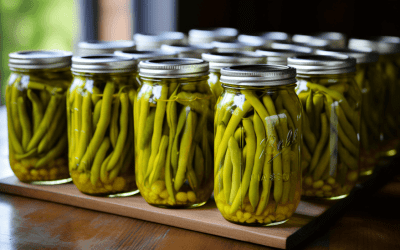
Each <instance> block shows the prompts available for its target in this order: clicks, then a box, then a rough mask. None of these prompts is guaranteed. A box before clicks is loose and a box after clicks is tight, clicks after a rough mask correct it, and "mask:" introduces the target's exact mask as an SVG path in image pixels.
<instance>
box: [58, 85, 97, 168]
mask: <svg viewBox="0 0 400 250" xmlns="http://www.w3.org/2000/svg"><path fill="white" fill-rule="evenodd" d="M80 109H81V110H82V112H81V113H82V114H81V118H80V120H81V121H82V125H81V127H80V128H81V130H80V131H79V133H80V136H79V144H78V148H77V149H76V151H75V152H74V156H75V157H74V158H75V164H74V165H76V164H79V162H80V160H81V159H82V157H83V155H84V154H85V151H86V149H87V147H88V144H89V141H90V138H91V136H92V135H91V133H90V132H89V131H90V127H91V125H92V121H91V118H92V115H91V114H92V94H90V93H89V92H86V94H85V95H84V96H83V101H82V107H80ZM56 116H57V114H56ZM78 169H79V170H80V171H83V170H84V166H78Z"/></svg>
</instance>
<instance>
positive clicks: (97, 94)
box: [86, 83, 101, 107]
mask: <svg viewBox="0 0 400 250" xmlns="http://www.w3.org/2000/svg"><path fill="white" fill-rule="evenodd" d="M86 85H87V83H86ZM91 94H92V95H91V97H92V102H93V107H95V106H96V104H97V102H98V101H100V100H101V91H100V89H99V88H98V87H96V86H93V88H92V93H91Z"/></svg>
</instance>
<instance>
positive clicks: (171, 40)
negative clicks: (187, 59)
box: [158, 31, 187, 44]
mask: <svg viewBox="0 0 400 250" xmlns="http://www.w3.org/2000/svg"><path fill="white" fill-rule="evenodd" d="M158 37H159V38H160V39H161V40H162V44H175V43H180V44H187V36H186V35H185V34H184V33H183V32H178V31H164V32H161V33H160V34H159V35H158Z"/></svg>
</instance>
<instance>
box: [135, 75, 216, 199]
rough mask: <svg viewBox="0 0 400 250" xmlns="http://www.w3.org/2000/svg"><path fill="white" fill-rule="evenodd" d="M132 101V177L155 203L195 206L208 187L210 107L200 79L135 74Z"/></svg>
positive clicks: (211, 103) (208, 191)
mask: <svg viewBox="0 0 400 250" xmlns="http://www.w3.org/2000/svg"><path fill="white" fill-rule="evenodd" d="M141 82H142V86H141V88H140V90H139V91H138V95H137V99H136V104H135V140H136V159H137V161H136V182H137V185H138V187H139V190H140V193H141V195H142V196H143V197H144V198H145V200H146V201H147V202H148V203H149V204H152V205H156V206H183V207H187V206H199V205H202V204H204V203H205V202H206V201H207V200H208V199H209V197H210V195H211V193H212V188H213V173H212V159H213V154H212V148H213V133H212V131H213V108H214V105H215V100H214V98H213V96H212V94H211V92H210V89H209V87H208V85H207V76H205V77H201V79H196V78H195V79H191V78H180V79H149V78H141Z"/></svg>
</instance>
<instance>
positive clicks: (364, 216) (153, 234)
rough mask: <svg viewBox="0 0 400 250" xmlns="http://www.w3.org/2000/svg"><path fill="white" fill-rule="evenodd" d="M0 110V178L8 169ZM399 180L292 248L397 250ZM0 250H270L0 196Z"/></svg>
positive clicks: (399, 235) (399, 240) (399, 234)
mask: <svg viewBox="0 0 400 250" xmlns="http://www.w3.org/2000/svg"><path fill="white" fill-rule="evenodd" d="M4 114H5V110H4V107H0V179H1V178H5V177H8V176H11V175H12V171H11V169H10V166H9V164H8V159H7V157H8V151H7V148H8V147H7V133H6V121H5V119H3V118H4V117H5V116H4ZM399 208H400V177H399V176H394V177H393V179H392V180H391V181H390V182H388V184H387V185H385V186H384V187H383V188H381V189H380V190H378V191H376V192H374V193H373V194H371V195H370V196H369V197H367V199H363V200H362V201H360V202H357V203H355V204H352V206H350V207H349V208H348V209H347V210H346V211H345V212H344V214H343V216H342V217H341V218H340V219H338V220H337V221H335V222H334V223H332V224H330V225H326V228H325V229H324V230H322V231H321V232H319V233H317V234H315V235H313V236H312V237H310V238H309V239H308V240H306V241H305V242H304V243H303V244H302V245H300V246H298V247H296V249H400V209H399ZM0 249H1V250H6V249H202V250H203V249H229V250H234V249H273V248H268V247H264V246H261V245H256V244H251V243H247V242H242V241H238V240H233V239H227V238H223V237H219V236H214V235H208V234H204V233H198V232H194V231H189V230H184V229H180V228H175V227H171V226H166V225H161V224H157V223H152V222H147V221H142V220H138V219H132V218H127V217H123V216H117V215H113V214H108V213H102V212H97V211H92V210H87V209H82V208H77V207H72V206H67V205H61V204H57V203H52V202H46V201H41V200H36V199H31V198H25V197H20V196H16V195H9V194H5V193H0Z"/></svg>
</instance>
